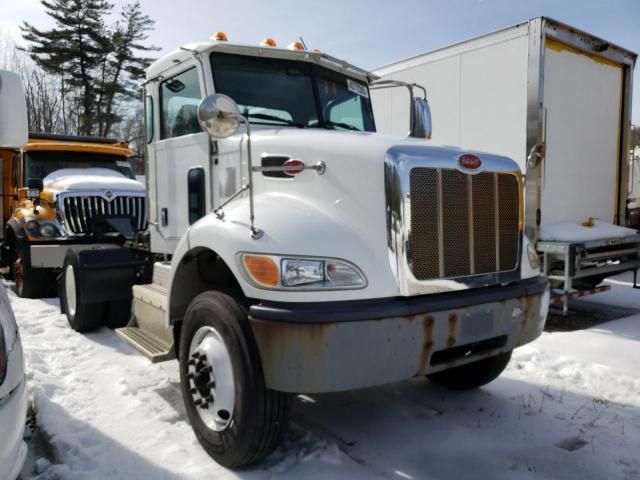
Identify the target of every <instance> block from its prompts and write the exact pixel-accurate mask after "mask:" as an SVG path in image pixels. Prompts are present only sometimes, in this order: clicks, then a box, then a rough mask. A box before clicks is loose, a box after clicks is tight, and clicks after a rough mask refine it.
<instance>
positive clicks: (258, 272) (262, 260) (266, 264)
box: [244, 255, 280, 287]
mask: <svg viewBox="0 0 640 480" xmlns="http://www.w3.org/2000/svg"><path fill="white" fill-rule="evenodd" d="M244 265H245V267H246V268H247V272H248V273H249V275H251V278H253V280H254V281H256V282H257V283H259V284H261V285H265V286H267V287H277V286H278V284H279V281H280V272H279V270H278V265H277V264H276V262H275V261H273V260H272V259H271V258H269V257H263V256H261V255H245V256H244Z"/></svg>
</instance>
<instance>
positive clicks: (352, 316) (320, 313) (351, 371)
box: [249, 277, 549, 393]
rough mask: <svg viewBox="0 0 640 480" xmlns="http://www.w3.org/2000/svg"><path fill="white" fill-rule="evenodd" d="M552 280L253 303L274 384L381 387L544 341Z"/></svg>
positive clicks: (304, 388) (319, 388) (323, 388)
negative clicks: (389, 296) (327, 300)
mask: <svg viewBox="0 0 640 480" xmlns="http://www.w3.org/2000/svg"><path fill="white" fill-rule="evenodd" d="M548 304H549V288H548V281H547V279H546V278H544V277H537V278H533V279H529V280H523V281H521V282H518V283H515V284H512V285H508V286H504V287H503V286H495V287H486V288H477V289H470V290H463V291H459V292H453V293H445V294H436V295H427V296H420V297H406V298H405V297H403V298H393V299H379V300H368V301H351V302H331V303H304V304H295V303H287V304H274V303H264V302H263V303H261V304H258V305H254V306H252V307H251V309H250V316H249V321H250V323H251V327H252V329H253V333H254V336H255V339H256V342H257V345H258V350H259V353H260V357H261V360H262V366H263V370H264V376H265V382H266V385H267V387H269V388H271V389H273V390H280V391H285V392H294V393H320V392H333V391H341V390H352V389H356V388H363V387H369V386H373V385H381V384H384V383H390V382H395V381H400V380H405V379H408V378H411V377H414V376H417V375H424V374H427V373H434V372H437V371H440V370H446V369H448V368H452V367H455V366H458V365H463V364H465V363H470V362H473V361H476V360H480V359H482V358H486V357H489V356H492V355H496V354H498V353H501V352H507V351H510V350H512V349H513V348H515V347H518V346H520V345H524V344H526V343H528V342H531V341H532V340H534V339H536V338H537V337H538V336H539V335H540V333H541V332H542V329H543V328H544V323H545V320H546V316H547V311H548Z"/></svg>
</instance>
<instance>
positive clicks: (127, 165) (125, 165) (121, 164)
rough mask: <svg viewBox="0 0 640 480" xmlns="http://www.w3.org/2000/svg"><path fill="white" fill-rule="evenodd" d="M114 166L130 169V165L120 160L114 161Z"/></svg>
mask: <svg viewBox="0 0 640 480" xmlns="http://www.w3.org/2000/svg"><path fill="white" fill-rule="evenodd" d="M116 165H117V166H119V167H125V168H128V167H131V164H130V163H129V162H123V161H121V160H116Z"/></svg>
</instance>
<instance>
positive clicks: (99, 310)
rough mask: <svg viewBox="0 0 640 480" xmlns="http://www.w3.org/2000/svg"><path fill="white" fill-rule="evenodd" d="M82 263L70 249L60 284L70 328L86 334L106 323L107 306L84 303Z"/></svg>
mask: <svg viewBox="0 0 640 480" xmlns="http://www.w3.org/2000/svg"><path fill="white" fill-rule="evenodd" d="M79 271H80V262H79V259H78V253H77V252H76V251H75V250H73V249H70V250H69V251H67V255H66V256H65V258H64V263H63V264H62V274H61V275H62V278H61V282H60V287H61V288H60V303H61V305H62V309H63V311H64V312H65V313H66V315H67V321H68V322H69V326H70V327H71V328H72V329H74V330H75V331H76V332H80V333H85V332H91V331H93V330H97V329H98V328H100V327H101V326H102V325H103V323H104V316H105V304H103V303H82V301H81V300H82V294H81V291H80V290H81V288H82V285H81V283H80V280H79V276H78V275H79ZM72 295H73V296H72Z"/></svg>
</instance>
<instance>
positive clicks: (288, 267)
mask: <svg viewBox="0 0 640 480" xmlns="http://www.w3.org/2000/svg"><path fill="white" fill-rule="evenodd" d="M241 258H242V262H241V263H242V266H243V268H244V270H245V271H246V272H247V274H248V277H249V279H250V280H252V283H254V284H255V285H256V286H258V287H262V288H271V289H292V290H294V289H298V290H324V289H329V290H330V289H353V288H364V287H366V285H367V280H366V278H365V276H364V274H363V273H362V272H361V271H360V269H359V268H358V267H356V266H355V265H353V264H352V263H349V262H347V261H345V260H339V259H335V258H313V257H309V258H305V257H284V256H275V255H253V254H242V256H241Z"/></svg>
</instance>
